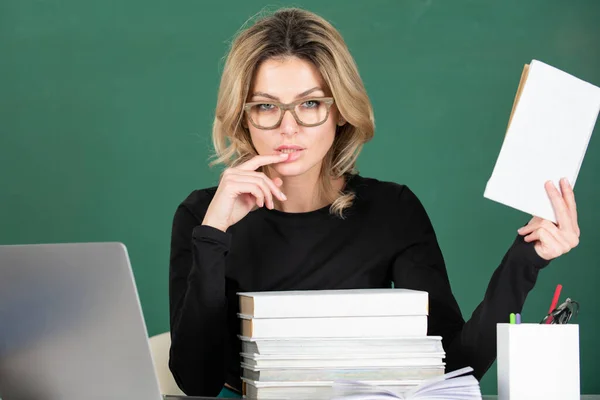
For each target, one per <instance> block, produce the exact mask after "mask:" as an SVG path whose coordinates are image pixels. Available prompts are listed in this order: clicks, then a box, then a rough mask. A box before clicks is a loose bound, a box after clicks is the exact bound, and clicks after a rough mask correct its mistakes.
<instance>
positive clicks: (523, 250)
mask: <svg viewBox="0 0 600 400" xmlns="http://www.w3.org/2000/svg"><path fill="white" fill-rule="evenodd" d="M513 251H514V252H515V255H516V256H517V257H518V258H521V259H523V260H524V261H525V262H526V263H527V265H531V266H532V267H534V268H536V269H542V268H544V267H546V266H547V265H548V264H550V260H546V259H544V258H542V257H540V256H539V254H538V253H537V251H535V243H534V242H526V241H525V236H521V235H517V237H516V238H515V242H514V244H513Z"/></svg>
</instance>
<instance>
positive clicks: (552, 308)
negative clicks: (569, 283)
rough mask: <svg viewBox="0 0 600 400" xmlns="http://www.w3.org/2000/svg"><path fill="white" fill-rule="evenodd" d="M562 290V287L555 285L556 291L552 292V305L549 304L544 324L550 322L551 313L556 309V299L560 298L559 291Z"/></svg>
mask: <svg viewBox="0 0 600 400" xmlns="http://www.w3.org/2000/svg"><path fill="white" fill-rule="evenodd" d="M561 290H562V285H561V284H560V283H559V284H558V285H556V289H555V290H554V297H553V298H552V304H550V311H548V314H549V316H548V319H546V323H547V324H549V323H551V322H552V311H553V310H554V309H555V308H556V305H557V304H558V298H559V296H560V291H561Z"/></svg>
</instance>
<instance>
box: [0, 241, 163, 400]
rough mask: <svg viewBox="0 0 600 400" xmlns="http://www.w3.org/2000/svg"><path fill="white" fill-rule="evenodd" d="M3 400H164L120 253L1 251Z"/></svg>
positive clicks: (110, 249)
mask: <svg viewBox="0 0 600 400" xmlns="http://www.w3.org/2000/svg"><path fill="white" fill-rule="evenodd" d="M0 399H2V400H38V399H39V400H42V399H43V400H82V399H102V400H107V399H110V400H161V399H162V396H161V394H160V390H159V385H158V378H157V377H156V375H155V371H154V367H153V363H152V356H151V353H150V347H149V344H148V336H147V332H146V326H145V323H144V319H143V316H142V310H141V307H140V302H139V298H138V294H137V290H136V286H135V282H134V277H133V274H132V271H131V266H130V263H129V257H128V254H127V250H126V248H125V246H123V245H122V244H120V243H77V244H39V245H14V246H0Z"/></svg>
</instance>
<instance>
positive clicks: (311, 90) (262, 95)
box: [252, 86, 323, 101]
mask: <svg viewBox="0 0 600 400" xmlns="http://www.w3.org/2000/svg"><path fill="white" fill-rule="evenodd" d="M317 90H320V91H323V89H321V88H320V87H318V86H315V87H314V88H312V89H308V90H306V91H304V92H302V93H300V94H299V95H297V96H296V98H297V99H299V98H301V97H304V96H308V95H309V94H311V93H312V92H315V91H317ZM254 96H261V97H266V98H268V99H273V100H277V101H279V97H277V96H273V95H271V94H268V93H264V92H254V93H252V97H254Z"/></svg>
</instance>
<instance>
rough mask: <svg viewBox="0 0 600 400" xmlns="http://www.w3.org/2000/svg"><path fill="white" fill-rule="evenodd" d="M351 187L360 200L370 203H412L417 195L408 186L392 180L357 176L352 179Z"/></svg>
mask: <svg viewBox="0 0 600 400" xmlns="http://www.w3.org/2000/svg"><path fill="white" fill-rule="evenodd" d="M349 187H350V188H351V190H352V191H353V192H354V193H355V194H356V196H357V197H358V198H361V199H364V200H370V201H378V202H379V201H382V202H393V203H394V204H397V203H398V201H399V200H402V201H410V200H414V199H416V195H415V194H414V193H413V192H412V191H411V189H410V188H409V187H408V185H406V184H404V183H399V182H394V181H391V180H381V179H377V178H373V177H367V176H363V175H360V174H356V175H353V176H351V177H350V179H349Z"/></svg>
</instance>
